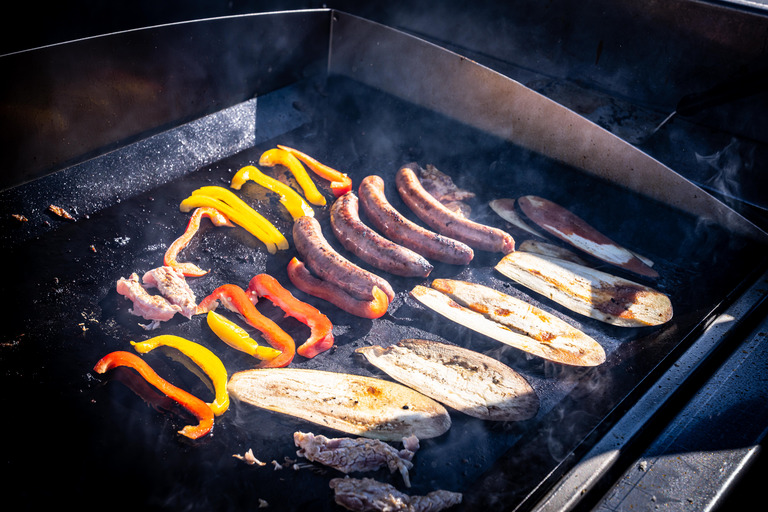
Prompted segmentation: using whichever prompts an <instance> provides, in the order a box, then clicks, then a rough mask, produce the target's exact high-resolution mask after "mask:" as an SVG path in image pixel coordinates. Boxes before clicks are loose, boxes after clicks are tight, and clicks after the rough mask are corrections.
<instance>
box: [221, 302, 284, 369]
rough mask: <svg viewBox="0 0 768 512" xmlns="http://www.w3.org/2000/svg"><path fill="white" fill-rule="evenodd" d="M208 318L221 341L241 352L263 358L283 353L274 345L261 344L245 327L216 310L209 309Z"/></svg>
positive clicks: (271, 357)
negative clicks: (273, 346)
mask: <svg viewBox="0 0 768 512" xmlns="http://www.w3.org/2000/svg"><path fill="white" fill-rule="evenodd" d="M206 319H207V320H208V326H209V327H210V328H211V330H212V331H213V332H214V334H216V336H218V337H219V339H221V341H223V342H224V343H226V344H227V345H229V346H230V347H232V348H234V349H236V350H239V351H240V352H245V353H246V354H248V355H250V356H253V357H256V358H258V359H262V360H269V359H274V358H276V357H277V356H279V355H280V354H282V352H281V351H279V350H276V349H274V348H272V347H265V346H262V345H259V343H258V342H257V341H256V340H254V339H253V338H251V337H250V336H249V335H248V332H247V331H246V330H245V329H243V328H242V327H240V326H239V325H237V324H236V323H234V322H232V321H230V320H229V319H228V318H226V317H225V316H223V315H220V314H218V313H216V312H215V311H209V312H208V316H207V318H206Z"/></svg>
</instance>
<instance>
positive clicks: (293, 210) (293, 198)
mask: <svg viewBox="0 0 768 512" xmlns="http://www.w3.org/2000/svg"><path fill="white" fill-rule="evenodd" d="M248 180H252V181H255V182H256V183H258V184H259V185H261V186H262V187H264V188H266V189H268V190H271V191H272V192H274V193H275V194H277V195H279V196H280V203H281V204H282V205H283V206H285V208H286V210H288V213H290V214H291V217H293V220H296V219H298V218H299V217H304V216H306V215H308V216H310V217H314V215H315V211H314V210H313V209H312V207H311V206H309V205H308V204H307V202H306V201H305V200H304V198H303V197H301V196H300V195H299V193H298V192H296V191H295V190H293V189H292V188H291V187H289V186H288V185H286V184H285V183H283V182H282V181H279V180H276V179H275V178H273V177H272V176H267V175H266V174H264V173H263V172H261V171H260V170H259V169H257V168H256V167H255V166H253V165H246V166H245V167H243V168H242V169H240V170H239V171H237V172H236V173H235V175H234V176H233V177H232V181H231V182H230V185H229V186H230V187H232V188H233V189H235V190H240V189H241V188H242V186H243V185H244V184H245V182H246V181H248Z"/></svg>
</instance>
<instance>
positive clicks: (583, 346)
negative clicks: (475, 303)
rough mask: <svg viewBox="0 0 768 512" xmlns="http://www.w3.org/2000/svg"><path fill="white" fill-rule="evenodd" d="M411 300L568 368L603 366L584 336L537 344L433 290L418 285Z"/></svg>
mask: <svg viewBox="0 0 768 512" xmlns="http://www.w3.org/2000/svg"><path fill="white" fill-rule="evenodd" d="M511 254H515V253H511ZM411 296H413V297H414V298H415V299H416V300H418V301H419V302H421V303H422V304H424V305H425V306H427V307H428V308H430V309H432V310H434V311H436V312H437V313H440V314H441V315H443V316H444V317H446V318H448V319H450V320H453V321H454V322H457V323H459V324H461V325H463V326H465V327H467V328H469V329H472V330H473V331H476V332H479V333H480V334H483V335H485V336H488V337H489V338H493V339H494V340H496V341H500V342H501V343H504V344H507V345H510V346H512V347H515V348H517V349H519V350H522V351H524V352H527V353H529V354H532V355H535V356H538V357H541V358H544V359H547V360H549V361H554V362H556V363H562V364H567V365H571V366H597V365H599V364H602V363H604V362H605V350H604V349H603V347H601V346H600V344H599V343H597V342H596V341H595V340H593V339H592V338H590V337H588V336H586V335H583V336H578V335H577V336H573V335H571V336H552V337H550V338H549V339H547V336H540V337H541V338H542V339H540V340H538V339H534V338H532V337H531V336H528V335H526V334H522V333H521V331H520V330H519V329H517V328H516V329H513V328H510V327H508V326H507V325H504V324H502V323H499V322H496V321H494V320H492V319H490V318H488V317H486V316H485V314H483V313H478V312H477V311H473V310H472V309H469V308H468V307H464V306H462V305H461V304H459V303H458V302H456V301H455V300H453V299H452V298H451V297H449V296H448V295H446V294H444V293H442V292H439V291H437V290H434V289H432V288H427V287H426V286H420V285H417V286H415V287H414V288H413V289H412V290H411ZM489 309H492V307H489ZM533 311H535V315H534V316H536V317H538V319H539V320H540V321H541V322H547V321H552V320H553V319H554V320H558V321H559V319H557V318H556V317H554V316H552V315H549V314H548V313H546V312H544V311H542V310H538V309H534V310H533ZM509 316H512V315H509ZM529 321H530V318H529ZM566 325H567V324H566ZM542 332H543V331H542Z"/></svg>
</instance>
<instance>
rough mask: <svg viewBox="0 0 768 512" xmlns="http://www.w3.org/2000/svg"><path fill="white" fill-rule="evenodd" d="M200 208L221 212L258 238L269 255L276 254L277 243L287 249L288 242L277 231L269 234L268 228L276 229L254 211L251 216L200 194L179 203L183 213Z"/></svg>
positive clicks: (249, 213)
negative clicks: (205, 207) (209, 208)
mask: <svg viewBox="0 0 768 512" xmlns="http://www.w3.org/2000/svg"><path fill="white" fill-rule="evenodd" d="M202 206H208V207H211V208H216V209H217V210H219V211H220V212H222V213H223V214H224V215H226V216H227V217H228V218H229V219H230V220H231V221H232V222H234V223H235V224H237V225H239V226H241V227H242V228H244V229H245V230H246V231H248V232H249V233H250V234H252V235H253V236H255V237H256V238H258V239H259V240H260V241H261V242H262V243H263V244H264V245H265V246H266V247H267V250H268V251H269V252H270V254H274V253H276V252H277V249H278V241H280V243H281V245H283V246H284V247H282V246H281V247H280V248H281V249H283V248H287V247H288V241H287V240H285V237H284V236H283V235H282V234H281V233H280V232H279V231H278V232H277V235H275V234H274V233H272V232H271V230H269V226H272V228H274V229H275V231H277V228H275V227H274V226H273V225H272V223H270V222H269V221H268V220H267V219H265V218H263V217H262V216H261V215H259V214H258V213H257V212H256V211H255V210H254V211H253V213H256V214H257V215H252V214H251V212H248V211H243V210H239V209H237V208H235V207H233V206H230V205H229V204H227V203H225V202H224V201H222V200H221V199H217V198H215V197H211V196H207V195H202V194H193V195H190V196H189V197H187V198H186V199H184V200H183V201H182V202H181V204H180V205H179V209H180V210H181V211H183V212H188V211H190V210H192V209H193V208H199V207H202ZM268 230H269V231H268ZM280 239H282V240H285V242H284V243H283V242H282V241H281V240H280Z"/></svg>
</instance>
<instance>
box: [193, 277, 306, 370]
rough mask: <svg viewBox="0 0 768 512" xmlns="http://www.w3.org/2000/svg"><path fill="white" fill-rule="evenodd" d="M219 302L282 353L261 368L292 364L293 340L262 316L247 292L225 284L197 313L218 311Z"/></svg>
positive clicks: (264, 362) (202, 301) (199, 306)
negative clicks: (238, 314)
mask: <svg viewBox="0 0 768 512" xmlns="http://www.w3.org/2000/svg"><path fill="white" fill-rule="evenodd" d="M219 302H221V304H222V305H223V306H224V307H225V308H227V309H229V310H230V311H234V312H236V313H240V314H241V315H242V316H243V318H245V321H246V322H248V324H249V325H250V326H251V327H253V328H254V329H258V330H259V331H260V332H261V334H262V335H263V336H264V339H265V340H267V342H268V343H269V344H270V345H272V348H275V349H277V350H280V351H281V352H282V354H280V355H279V356H277V357H275V358H274V359H267V360H264V361H262V362H261V363H259V365H258V367H259V368H281V367H283V366H288V365H289V364H290V362H291V361H292V360H293V356H294V355H296V344H295V343H294V341H293V338H291V336H290V334H288V333H287V332H285V331H284V330H282V329H281V328H280V326H279V325H277V324H276V323H275V322H273V321H272V320H270V319H269V318H267V317H266V316H264V315H262V314H261V313H260V312H259V310H258V309H256V306H254V305H253V303H252V302H251V300H250V299H249V298H248V295H247V294H246V293H245V290H243V289H242V288H240V287H239V286H237V285H234V284H223V285H221V286H219V287H218V288H216V289H215V290H213V292H212V293H211V294H210V295H208V296H207V297H206V298H204V299H203V300H201V301H200V303H199V304H198V307H197V312H198V313H207V312H208V311H211V310H213V309H216V306H217V305H218V303H219Z"/></svg>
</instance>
